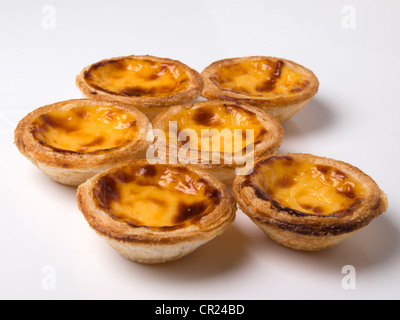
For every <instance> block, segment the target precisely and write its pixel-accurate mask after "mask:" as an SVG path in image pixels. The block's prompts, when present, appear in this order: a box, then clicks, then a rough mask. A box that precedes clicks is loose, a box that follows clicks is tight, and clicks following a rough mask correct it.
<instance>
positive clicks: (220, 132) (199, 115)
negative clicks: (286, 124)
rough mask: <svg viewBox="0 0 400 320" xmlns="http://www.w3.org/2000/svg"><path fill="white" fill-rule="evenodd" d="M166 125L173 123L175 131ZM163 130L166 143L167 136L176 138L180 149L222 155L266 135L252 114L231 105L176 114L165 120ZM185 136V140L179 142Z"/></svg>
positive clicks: (208, 107)
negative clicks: (184, 147) (219, 153)
mask: <svg viewBox="0 0 400 320" xmlns="http://www.w3.org/2000/svg"><path fill="white" fill-rule="evenodd" d="M170 121H172V122H176V130H175V129H174V127H173V126H171V127H169V126H170ZM169 128H172V129H173V130H169ZM163 130H164V131H165V132H166V133H167V139H169V134H170V133H172V134H174V135H175V136H177V137H178V138H179V139H178V141H177V142H178V144H180V145H182V144H186V143H189V145H190V148H192V149H196V150H202V151H207V152H208V151H214V152H225V153H233V152H238V151H241V150H243V149H245V148H246V146H247V145H249V144H253V143H255V142H256V141H260V140H262V139H263V138H264V137H265V136H266V135H267V131H266V129H265V128H264V126H263V125H262V123H261V122H260V120H259V119H258V118H257V115H256V114H255V113H253V112H251V111H248V110H246V109H244V108H241V107H240V106H237V105H234V104H232V105H229V104H221V105H205V106H201V107H199V108H191V109H186V110H183V111H180V112H178V113H176V114H174V115H172V116H171V117H169V118H168V119H166V121H165V123H164V129H163ZM246 130H250V131H251V132H250V133H248V132H247V131H246ZM185 136H186V137H187V138H186V140H184V141H182V140H183V137H185ZM167 141H168V140H167ZM172 141H174V140H172ZM170 142H171V140H170Z"/></svg>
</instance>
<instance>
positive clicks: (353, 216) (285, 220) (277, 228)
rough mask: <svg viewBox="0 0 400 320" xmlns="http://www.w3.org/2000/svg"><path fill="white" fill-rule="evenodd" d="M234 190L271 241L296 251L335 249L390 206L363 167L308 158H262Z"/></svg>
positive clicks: (293, 154) (312, 157)
mask: <svg viewBox="0 0 400 320" xmlns="http://www.w3.org/2000/svg"><path fill="white" fill-rule="evenodd" d="M233 189H234V195H235V198H236V201H237V202H238V205H239V206H240V207H241V208H242V210H243V212H244V213H245V214H247V215H248V216H249V217H250V219H251V220H252V221H253V222H254V223H255V224H257V225H258V226H259V227H260V228H261V229H262V230H263V231H264V232H265V233H266V234H267V235H268V236H269V237H270V238H271V239H273V240H275V241H276V242H278V243H280V244H282V245H285V246H287V247H290V248H293V249H297V250H307V251H316V250H321V249H325V248H329V247H332V246H335V245H337V244H338V243H339V242H341V241H343V240H344V239H346V238H348V237H349V236H350V235H351V234H353V233H354V232H356V231H357V230H359V229H361V228H363V227H364V226H366V225H368V224H369V223H370V222H371V221H372V220H373V219H374V218H375V217H377V216H379V215H380V214H381V213H383V212H384V211H385V210H386V209H387V205H388V203H387V198H386V195H385V194H384V193H383V192H382V191H381V190H380V189H379V187H378V185H377V184H376V183H375V182H374V181H373V180H372V178H371V177H369V176H368V175H367V174H365V173H363V172H362V171H361V170H360V169H358V168H356V167H354V166H352V165H350V164H348V163H345V162H342V161H338V160H333V159H328V158H323V157H318V156H314V155H310V154H299V153H286V154H279V155H276V156H273V157H269V158H265V159H263V160H260V161H259V162H258V163H257V164H256V166H255V169H254V171H253V172H252V173H251V174H250V175H247V176H238V177H237V178H236V179H235V181H234V185H233ZM281 195H283V196H284V197H280V196H281ZM288 205H289V206H288ZM299 208H302V209H299Z"/></svg>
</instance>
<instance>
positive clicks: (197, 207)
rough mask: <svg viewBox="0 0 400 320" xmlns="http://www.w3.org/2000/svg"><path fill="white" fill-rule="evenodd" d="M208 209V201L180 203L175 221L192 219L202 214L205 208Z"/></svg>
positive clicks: (177, 222) (180, 221)
mask: <svg viewBox="0 0 400 320" xmlns="http://www.w3.org/2000/svg"><path fill="white" fill-rule="evenodd" d="M206 209H207V202H206V201H199V202H195V203H192V204H189V205H188V204H185V203H180V204H179V208H178V213H177V215H176V217H175V219H174V223H176V224H179V223H182V222H184V221H185V220H188V219H191V218H193V217H196V216H198V215H200V214H201V213H202V212H204V210H206Z"/></svg>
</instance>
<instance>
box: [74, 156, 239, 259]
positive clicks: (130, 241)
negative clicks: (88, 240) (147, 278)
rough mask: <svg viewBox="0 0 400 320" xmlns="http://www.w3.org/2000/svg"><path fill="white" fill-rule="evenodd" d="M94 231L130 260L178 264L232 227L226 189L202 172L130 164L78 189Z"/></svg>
mask: <svg viewBox="0 0 400 320" xmlns="http://www.w3.org/2000/svg"><path fill="white" fill-rule="evenodd" d="M77 201H78V205H79V208H80V210H81V211H82V213H83V215H84V217H85V219H86V220H87V222H88V224H89V225H90V227H91V228H92V229H93V230H94V231H96V232H97V234H98V235H99V236H101V237H102V238H104V239H105V240H106V241H107V242H108V243H109V244H110V245H111V246H112V247H113V248H114V249H115V250H117V251H118V252H119V253H120V254H122V255H123V256H125V257H126V258H128V259H130V260H132V261H135V262H140V263H162V262H167V261H172V260H176V259H179V258H181V257H183V256H185V255H187V254H189V253H191V252H192V251H193V250H195V249H196V248H198V247H199V246H201V245H203V244H205V243H207V242H208V241H210V240H211V239H213V238H214V237H216V236H218V235H220V234H222V233H223V232H224V231H225V230H226V229H227V228H228V227H229V226H230V225H231V224H232V222H233V221H234V219H235V213H236V203H235V201H234V198H233V196H232V195H231V193H230V192H228V191H227V189H226V187H225V186H224V185H223V183H221V182H220V181H218V180H217V179H215V178H214V177H212V176H211V175H209V174H208V173H207V172H204V171H202V170H200V169H198V168H195V167H193V166H190V165H187V166H182V165H166V164H149V163H148V162H147V161H146V160H132V161H128V162H125V163H121V164H118V165H116V166H115V167H113V168H111V169H109V170H107V171H104V172H102V173H100V174H98V175H96V176H95V177H93V178H91V179H89V180H88V181H86V182H85V183H84V184H82V185H81V186H79V188H78V194H77Z"/></svg>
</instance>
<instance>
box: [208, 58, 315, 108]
mask: <svg viewBox="0 0 400 320" xmlns="http://www.w3.org/2000/svg"><path fill="white" fill-rule="evenodd" d="M258 59H268V60H271V61H275V62H276V61H279V60H281V61H283V62H284V63H285V64H286V65H288V66H290V67H291V69H295V70H300V71H301V72H300V73H301V74H302V75H303V76H304V75H306V77H305V79H306V80H309V81H310V85H309V86H308V87H307V88H306V89H305V90H302V91H301V92H297V93H293V94H291V95H288V96H279V94H277V95H274V96H272V97H268V96H264V97H262V96H260V97H254V96H251V95H248V94H246V93H239V92H233V91H230V90H221V89H220V88H218V86H217V85H215V83H214V82H213V81H212V80H211V76H212V75H213V74H215V73H216V72H217V71H218V69H219V68H220V67H222V66H225V65H229V64H232V63H236V62H241V61H248V60H258ZM200 76H201V78H202V79H203V83H204V88H203V91H202V94H201V95H202V96H203V97H204V98H206V99H218V100H232V101H240V102H243V103H248V104H250V105H253V106H257V107H263V106H267V107H269V108H279V107H284V106H287V105H291V104H299V103H302V102H305V101H307V100H309V99H311V98H312V97H313V96H314V95H315V94H316V93H317V91H318V88H319V81H318V78H317V77H316V76H315V74H314V73H313V72H312V71H311V70H310V69H307V68H306V67H304V66H302V65H300V64H298V63H296V62H294V61H291V60H288V59H284V58H278V57H272V56H246V57H234V58H226V59H221V60H217V61H215V62H213V63H211V64H210V65H208V66H207V67H206V68H204V70H203V71H202V72H201V74H200Z"/></svg>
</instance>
